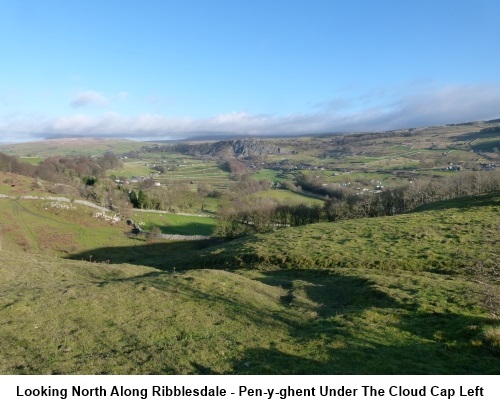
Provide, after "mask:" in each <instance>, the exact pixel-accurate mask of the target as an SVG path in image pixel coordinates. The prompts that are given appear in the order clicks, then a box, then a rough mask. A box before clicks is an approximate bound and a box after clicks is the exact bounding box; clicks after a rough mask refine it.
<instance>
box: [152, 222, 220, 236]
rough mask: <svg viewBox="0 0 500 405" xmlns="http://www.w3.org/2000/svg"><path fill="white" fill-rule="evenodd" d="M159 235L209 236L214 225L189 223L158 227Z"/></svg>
mask: <svg viewBox="0 0 500 405" xmlns="http://www.w3.org/2000/svg"><path fill="white" fill-rule="evenodd" d="M158 228H160V229H161V233H166V234H174V235H204V236H210V235H211V234H212V233H213V230H214V228H215V225H212V224H201V223H199V222H189V223H187V224H183V225H160V226H158Z"/></svg>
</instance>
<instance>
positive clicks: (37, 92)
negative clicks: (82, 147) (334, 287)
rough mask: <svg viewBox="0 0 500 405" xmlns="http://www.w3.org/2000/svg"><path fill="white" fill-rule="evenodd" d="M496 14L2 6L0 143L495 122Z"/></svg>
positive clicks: (430, 7) (417, 4)
mask: <svg viewBox="0 0 500 405" xmlns="http://www.w3.org/2000/svg"><path fill="white" fill-rule="evenodd" d="M499 21H500V2H499V1H497V0H468V1H465V0H454V1H447V0H442V1H439V0H433V1H427V0H419V1H413V2H404V1H389V0H381V1H367V0H364V1H361V0H351V1H337V0H308V1H294V0H288V1H282V0H266V1H261V0H252V1H247V2H235V1H234V0H233V1H225V0H212V1H211V0H205V1H201V0H200V1H195V0H183V1H182V2H181V1H169V0H162V1H156V0H141V1H127V0H120V1H115V0H106V1H102V0H100V1H94V0H85V1H69V0H45V1H32V0H0V30H1V31H0V32H1V33H2V34H1V35H0V55H1V57H0V141H2V142H9V141H24V140H32V139H37V138H43V137H46V136H90V137H95V136H104V137H126V138H135V139H179V138H183V137H186V136H190V135H195V134H204V133H217V134H227V135H228V136H230V135H235V134H248V135H276V134H283V135H288V134H307V133H324V132H336V131H368V130H386V129H396V128H408V127H415V126H427V125H440V124H447V123H456V122H464V121H471V120H486V119H493V118H500V24H499Z"/></svg>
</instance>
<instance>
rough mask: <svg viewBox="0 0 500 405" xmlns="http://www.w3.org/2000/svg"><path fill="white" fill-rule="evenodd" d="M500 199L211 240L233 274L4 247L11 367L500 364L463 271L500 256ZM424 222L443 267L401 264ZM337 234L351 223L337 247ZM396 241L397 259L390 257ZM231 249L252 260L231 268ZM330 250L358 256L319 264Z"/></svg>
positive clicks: (289, 368) (2, 326)
mask: <svg viewBox="0 0 500 405" xmlns="http://www.w3.org/2000/svg"><path fill="white" fill-rule="evenodd" d="M498 201H499V196H498V194H491V195H488V196H481V197H476V198H471V199H463V200H457V201H450V202H447V203H443V204H438V205H433V206H431V207H428V209H427V210H426V211H423V212H419V213H414V214H409V215H406V216H401V217H393V218H378V219H368V220H360V221H346V222H342V223H334V224H319V225H312V226H307V227H303V228H295V229H286V230H283V231H279V232H276V233H273V234H270V235H262V236H253V237H250V238H244V239H241V240H239V241H233V242H231V243H226V244H222V245H219V246H216V247H211V248H205V249H202V250H201V251H200V252H203V254H204V255H205V257H201V258H198V259H197V260H198V261H200V262H201V261H202V260H203V261H205V263H206V264H207V266H208V264H209V263H211V266H212V267H220V268H221V269H219V270H209V269H203V270H199V269H196V268H195V267H194V266H192V267H191V269H189V270H185V271H184V272H182V273H179V272H164V271H160V270H158V269H154V268H149V267H140V266H132V265H130V264H122V265H116V264H115V265H107V264H97V263H87V262H84V261H70V260H63V259H56V258H48V257H45V256H36V255H29V254H22V255H21V254H19V253H15V252H13V251H5V250H3V251H0V345H1V347H2V349H3V350H2V353H1V354H0V373H2V374H53V373H65V374H78V373H80V374H100V373H103V374H106V373H108V374H110V373H114V374H149V373H154V374H162V373H166V374H216V373H222V374H498V373H500V366H499V364H500V362H499V357H500V356H499V342H500V337H499V335H500V332H499V325H498V321H497V320H495V319H494V318H493V317H492V316H491V314H489V313H488V311H486V310H485V309H484V308H483V307H482V305H481V301H480V295H479V294H477V293H478V292H479V290H478V288H479V285H478V284H477V283H474V282H472V281H470V280H469V279H468V278H467V277H466V276H465V275H464V274H463V270H464V269H463V267H453V266H462V265H465V264H466V263H467V262H468V261H469V260H471V259H473V258H474V257H472V256H471V255H473V254H474V252H475V258H476V259H481V257H480V256H481V254H484V256H485V258H490V259H491V260H492V261H493V262H498V260H496V259H497V258H498V243H497V242H498V221H497V220H498ZM377 221H378V222H377ZM391 224H392V225H391ZM495 226H496V227H495ZM450 227H453V233H450V232H451V231H450V230H449V229H448V228H450ZM417 228H421V229H422V231H421V234H419V235H421V236H422V237H420V238H418V240H420V241H421V243H424V242H422V241H425V240H426V238H427V239H428V241H427V242H428V245H429V246H440V249H441V248H442V246H445V247H446V248H444V247H443V248H442V249H444V250H443V255H442V258H441V259H440V260H442V262H440V263H441V264H440V267H439V268H438V267H436V266H434V265H430V266H426V265H425V263H427V259H426V258H425V257H421V258H418V257H417V258H416V259H415V260H416V261H415V263H413V264H412V266H410V267H405V266H402V265H400V264H401V263H404V260H402V259H400V258H398V257H397V253H398V252H399V253H400V254H401V255H404V254H405V251H409V249H410V247H411V248H412V249H417V250H418V249H421V248H423V245H420V244H419V242H418V240H417V239H409V240H408V241H407V242H405V243H406V244H402V245H398V243H403V242H401V241H399V240H396V237H398V238H401V235H402V234H400V233H401V232H402V233H404V234H405V235H407V237H409V236H408V235H414V234H415V231H416V229H417ZM328 230H330V231H332V232H334V230H338V232H340V235H337V236H336V239H335V240H336V241H337V242H338V243H339V245H338V246H337V249H338V251H336V250H334V247H335V245H334V244H333V243H334V242H333V241H330V242H329V243H328V240H329V239H328V238H329V237H330V236H332V239H333V235H334V234H332V235H330V236H328V234H327V231H328ZM369 230H370V232H371V236H370V238H368V236H367V232H368V231H369ZM424 231H425V232H426V233H425V234H423V232H424ZM397 232H400V233H397ZM452 234H456V235H458V236H459V239H457V238H456V237H454V238H451V237H446V235H452ZM323 235H326V237H325V238H323V239H322V236H323ZM342 235H344V236H346V235H349V237H350V239H356V240H357V241H358V245H357V246H358V250H357V252H356V250H355V248H354V247H352V248H351V249H348V248H344V249H342V247H343V246H346V245H347V242H346V243H341V242H342V240H343V239H342ZM382 235H385V236H382ZM391 236H392V239H391ZM495 238H497V239H495ZM365 239H366V240H365ZM370 240H371V241H372V242H370ZM287 241H288V242H287ZM437 241H444V242H443V243H442V244H436V242H437ZM488 241H491V242H492V243H491V244H489V242H488ZM300 242H301V243H304V244H306V245H307V246H308V247H307V250H303V251H302V254H298V252H297V251H295V252H296V254H295V255H294V254H293V252H294V250H292V249H291V247H292V246H295V245H290V244H292V243H296V244H299V243H300ZM427 242H426V243H427ZM493 242H494V243H493ZM286 243H289V245H288V248H289V249H290V250H289V252H290V254H289V257H290V259H287V260H285V261H284V264H283V266H280V265H279V263H282V262H283V261H282V260H281V258H280V257H278V259H277V260H275V259H274V257H275V255H276V253H275V252H276V251H277V250H278V249H284V248H287V245H286ZM394 245H395V246H396V247H397V249H396V247H392V248H390V247H391V246H394ZM158 246H160V244H159V245H158ZM158 246H155V245H152V246H151V249H154V251H155V252H156V251H157V249H158ZM164 246H165V247H166V248H168V247H169V246H170V247H175V246H176V245H175V244H164ZM460 247H461V249H460ZM148 248H149V247H148V245H145V246H144V249H148ZM117 249H118V250H117V254H118V253H119V252H118V251H119V249H120V248H117ZM123 249H126V248H125V247H124V248H123ZM295 249H298V247H297V246H295ZM382 249H385V250H387V251H388V253H387V255H386V256H391V255H392V256H394V258H395V259H394V260H393V261H389V260H386V261H384V263H383V265H380V266H377V265H376V263H375V260H378V259H376V258H379V257H380V256H381V254H380V251H381V250H382ZM391 249H395V250H394V251H391ZM448 249H451V250H450V252H454V253H455V256H454V257H452V256H451V255H450V256H449V257H450V262H446V261H445V260H446V255H445V254H444V252H446V251H447V250H448ZM167 250H168V249H167ZM231 252H232V257H235V259H234V261H233V262H232V263H233V264H239V266H238V267H239V269H233V270H232V271H227V270H224V269H223V268H227V266H226V265H225V264H223V265H221V263H227V262H228V261H229V259H228V258H229V257H231ZM263 252H267V253H266V254H264V253H263ZM319 252H322V254H323V255H324V257H325V258H327V257H329V256H330V255H332V256H335V257H340V258H341V257H342V255H343V256H344V259H343V260H344V261H345V262H346V263H349V266H351V267H349V266H347V265H342V266H336V265H335V263H337V262H339V259H337V258H335V259H334V261H333V262H326V261H325V262H320V261H318V259H317V258H316V256H317V255H318V254H319ZM409 252H410V253H411V251H409ZM478 252H481V254H479V253H478ZM410 253H408V259H410V258H412V257H413V255H412V254H410ZM245 255H250V256H245ZM283 255H284V257H287V255H285V254H283ZM194 256H195V253H193V254H192V256H191V257H194ZM246 257H250V258H252V261H251V265H252V267H253V269H250V268H249V265H242V263H243V260H244V259H245V258H246ZM356 257H357V258H359V260H358V261H355V260H354V259H355V258H356ZM370 257H372V258H373V261H369V260H367V258H370ZM299 258H300V260H303V261H299ZM176 260H177V261H178V262H179V263H180V258H176ZM293 260H294V261H295V264H293V263H294V262H293ZM325 260H326V259H325ZM495 260H496V261H495ZM168 261H169V257H168V256H167V255H165V257H164V262H168ZM322 263H323V264H322ZM185 264H187V263H185ZM381 264H382V263H381ZM235 267H236V266H235ZM162 268H168V265H167V264H163V267H162ZM283 268H287V270H282V269H283ZM425 270H432V271H425Z"/></svg>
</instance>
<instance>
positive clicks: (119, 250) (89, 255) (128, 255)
mask: <svg viewBox="0 0 500 405" xmlns="http://www.w3.org/2000/svg"><path fill="white" fill-rule="evenodd" d="M219 243H221V242H220V241H217V240H193V241H191V240H189V241H161V242H146V241H140V242H139V244H136V245H132V246H118V247H117V246H109V247H102V248H98V249H92V250H87V251H84V252H79V253H76V254H71V255H68V256H67V257H66V258H67V259H71V260H85V261H91V262H103V263H109V264H125V263H127V264H133V265H138V266H149V267H154V268H156V269H158V270H165V271H172V270H181V269H187V268H200V267H201V266H198V261H197V255H198V252H201V251H202V250H203V249H205V248H208V247H210V246H214V245H217V244H219Z"/></svg>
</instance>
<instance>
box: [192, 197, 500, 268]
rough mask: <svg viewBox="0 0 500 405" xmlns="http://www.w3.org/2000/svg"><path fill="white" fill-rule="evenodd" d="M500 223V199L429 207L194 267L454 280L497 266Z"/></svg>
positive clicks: (215, 257) (290, 238)
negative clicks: (433, 275)
mask: <svg viewBox="0 0 500 405" xmlns="http://www.w3.org/2000/svg"><path fill="white" fill-rule="evenodd" d="M499 217H500V192H496V193H492V194H488V195H482V196H476V197H469V198H462V199H457V200H450V201H446V202H441V203H436V204H432V205H429V206H426V207H422V208H421V209H420V210H419V212H415V213H411V214H405V215H398V216H393V217H378V218H367V219H359V220H351V221H341V222H334V223H320V224H315V225H308V226H303V227H296V228H290V229H283V230H279V231H276V232H273V233H270V234H264V235H252V236H248V237H245V238H241V239H237V240H234V241H232V242H229V243H226V244H224V245H222V246H217V247H214V248H212V249H211V250H207V251H206V252H204V253H203V254H202V255H201V256H200V257H199V258H198V260H199V263H197V265H204V266H209V267H222V268H241V267H256V268H287V269H316V268H321V269H330V268H346V269H348V268H365V269H379V270H385V271H394V270H406V271H433V272H437V273H450V274H451V273H457V272H460V270H461V269H463V268H464V267H466V266H468V265H471V264H473V263H475V262H477V261H483V262H487V263H499V262H500V232H499V222H498V220H499ZM185 265H186V266H188V267H189V266H190V264H189V263H186V264H185Z"/></svg>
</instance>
